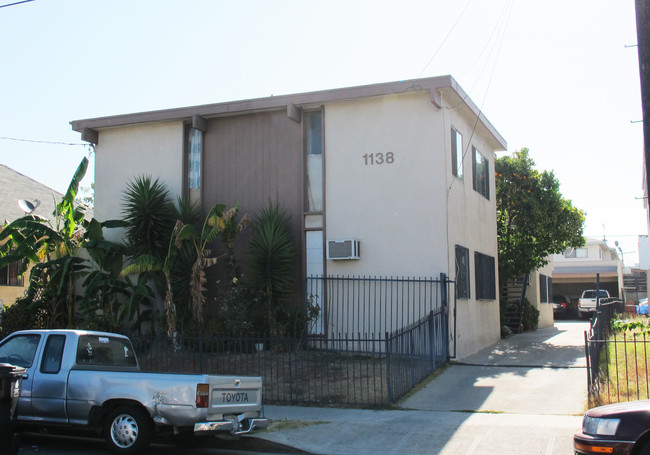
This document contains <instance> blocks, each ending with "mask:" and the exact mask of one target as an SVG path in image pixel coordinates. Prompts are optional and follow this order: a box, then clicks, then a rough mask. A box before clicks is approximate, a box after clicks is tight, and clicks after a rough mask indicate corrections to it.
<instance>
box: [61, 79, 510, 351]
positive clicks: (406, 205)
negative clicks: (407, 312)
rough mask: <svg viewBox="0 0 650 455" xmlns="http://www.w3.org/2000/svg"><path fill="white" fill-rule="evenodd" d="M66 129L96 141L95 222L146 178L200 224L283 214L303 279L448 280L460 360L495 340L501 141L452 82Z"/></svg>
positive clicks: (80, 123) (115, 210) (116, 211)
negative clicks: (191, 205) (270, 210)
mask: <svg viewBox="0 0 650 455" xmlns="http://www.w3.org/2000/svg"><path fill="white" fill-rule="evenodd" d="M71 124H72V128H73V129H74V130H75V131H78V132H80V133H81V135H82V139H84V140H86V141H88V142H91V143H93V144H96V148H95V151H96V168H95V217H96V218H97V219H100V220H105V219H112V218H119V217H120V214H121V207H120V204H121V201H122V192H123V190H124V188H125V187H126V185H127V182H129V181H130V180H131V179H133V178H134V177H135V176H138V175H152V176H154V177H157V178H159V179H160V180H161V181H163V182H164V183H165V184H166V186H167V187H168V189H169V190H170V191H171V193H172V194H173V195H179V196H180V195H185V196H188V197H190V198H191V199H193V200H195V201H198V202H199V203H200V206H201V207H202V208H203V211H204V213H205V212H206V211H207V210H208V209H209V208H210V207H211V206H212V205H214V204H216V203H225V204H227V205H229V206H231V205H233V204H234V203H239V206H240V211H241V213H249V214H251V215H253V214H255V213H257V211H258V210H259V209H260V208H262V207H264V206H266V205H267V204H268V203H269V202H273V203H278V204H279V205H280V206H281V207H282V208H284V209H285V210H286V211H287V212H288V213H289V214H290V215H291V220H292V232H293V235H294V239H295V243H296V245H298V246H299V254H298V255H297V257H296V273H297V281H299V282H303V283H304V280H305V277H307V276H312V275H323V276H326V277H327V276H335V275H336V276H375V277H409V276H411V277H439V276H440V274H446V275H447V276H448V277H449V278H450V279H452V280H454V281H455V286H454V287H453V295H454V296H457V299H455V307H454V308H453V311H452V314H455V315H456V319H455V321H454V324H453V325H454V327H455V331H454V333H453V336H454V337H455V339H456V341H457V355H458V356H459V357H462V356H464V355H467V354H470V353H472V352H474V351H476V350H478V349H480V348H482V347H484V346H487V345H489V344H491V343H494V342H496V341H497V340H498V339H499V336H500V323H499V305H498V298H497V295H496V294H497V292H496V290H497V289H498V283H497V282H496V281H497V273H496V270H497V239H496V202H495V195H494V192H495V184H494V152H495V151H502V150H505V149H506V142H505V140H504V139H503V138H502V137H501V136H500V134H499V133H498V132H497V131H496V129H495V128H494V127H493V126H492V125H491V124H490V122H489V121H488V120H487V119H486V118H485V117H484V116H483V114H482V113H481V112H480V111H479V109H478V108H477V106H476V105H475V104H474V103H473V102H472V101H471V100H470V99H469V97H468V96H467V94H466V93H465V92H464V91H463V90H462V89H461V88H460V87H459V85H458V84H457V82H456V81H455V80H454V79H453V78H452V77H451V76H442V77H434V78H427V79H418V80H411V81H400V82H393V83H384V84H376V85H369V86H360V87H351V88H342V89H334V90H325V91H318V92H310V93H302V94H295V95H284V96H272V97H268V98H260V99H251V100H244V101H234V102H225V103H217V104H210V105H203V106H194V107H185V108H178V109H169V110H163V111H154V112H143V113H136V114H126V115H118V116H111V117H103V118H95V119H86V120H77V121H73V122H71ZM343 241H347V242H343ZM328 246H329V247H332V248H336V247H337V246H342V247H343V248H344V249H345V248H348V249H349V251H348V250H346V253H345V254H344V256H345V257H347V258H348V259H343V260H341V259H337V256H336V255H340V254H341V253H340V251H337V252H335V253H333V252H332V251H329V252H328ZM339 257H340V256H339ZM324 311H325V312H327V304H326V302H325V303H324ZM408 322H410V321H408V320H403V321H402V323H404V324H405V323H408ZM324 323H325V324H327V322H326V321H325V322H324ZM340 329H342V330H345V328H344V327H343V328H340ZM363 329H365V328H363V327H362V330H363ZM323 330H327V328H323Z"/></svg>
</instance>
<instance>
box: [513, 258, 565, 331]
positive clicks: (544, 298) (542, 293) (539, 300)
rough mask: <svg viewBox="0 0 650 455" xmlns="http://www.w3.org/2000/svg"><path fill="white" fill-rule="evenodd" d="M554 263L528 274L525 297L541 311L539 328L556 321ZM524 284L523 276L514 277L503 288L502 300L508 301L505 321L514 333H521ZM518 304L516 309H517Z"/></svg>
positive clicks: (548, 325)
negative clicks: (554, 313) (554, 316)
mask: <svg viewBox="0 0 650 455" xmlns="http://www.w3.org/2000/svg"><path fill="white" fill-rule="evenodd" d="M552 270H553V267H552V265H551V264H550V263H549V264H546V265H545V266H544V267H540V268H539V269H537V270H535V271H533V272H531V273H529V274H528V277H527V280H528V283H527V284H526V294H525V298H526V299H527V300H528V302H530V304H531V305H532V306H534V307H535V308H536V309H537V310H538V311H539V320H538V325H537V327H538V328H540V329H541V328H544V327H550V326H552V325H553V324H554V323H555V321H554V319H553V305H552V303H553V278H552ZM523 284H524V280H523V277H518V278H514V279H511V280H509V281H508V283H507V285H506V286H504V287H503V288H502V289H501V292H502V294H501V301H502V304H503V303H504V302H508V305H507V306H506V305H504V306H505V317H504V323H505V325H507V326H508V327H509V328H510V330H511V331H512V332H513V333H519V330H520V324H521V316H522V315H521V309H522V307H521V291H522V286H523ZM515 305H516V307H517V308H516V309H515Z"/></svg>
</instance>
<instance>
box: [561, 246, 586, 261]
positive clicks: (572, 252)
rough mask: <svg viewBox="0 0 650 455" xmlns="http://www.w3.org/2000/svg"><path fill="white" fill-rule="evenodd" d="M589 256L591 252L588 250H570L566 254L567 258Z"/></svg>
mask: <svg viewBox="0 0 650 455" xmlns="http://www.w3.org/2000/svg"><path fill="white" fill-rule="evenodd" d="M588 256H589V250H588V249H587V248H569V249H568V250H566V251H565V252H564V257H565V258H569V259H571V258H576V259H578V258H583V259H584V258H586V257H588Z"/></svg>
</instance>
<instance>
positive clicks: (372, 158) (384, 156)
mask: <svg viewBox="0 0 650 455" xmlns="http://www.w3.org/2000/svg"><path fill="white" fill-rule="evenodd" d="M363 161H364V163H365V165H366V166H372V165H373V164H393V163H394V162H395V155H393V152H388V153H366V154H365V155H363Z"/></svg>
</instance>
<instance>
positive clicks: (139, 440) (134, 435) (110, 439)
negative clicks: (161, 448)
mask: <svg viewBox="0 0 650 455" xmlns="http://www.w3.org/2000/svg"><path fill="white" fill-rule="evenodd" d="M152 433H153V424H152V421H151V418H150V417H149V415H147V414H146V413H145V412H144V411H142V410H141V409H139V408H137V407H135V406H120V407H118V408H116V409H115V410H113V412H111V413H110V414H109V415H108V418H107V419H106V422H105V424H104V439H105V440H106V444H108V447H109V448H110V449H111V450H112V451H113V452H115V453H119V454H133V453H137V452H138V451H139V450H141V449H143V448H144V447H146V446H148V445H149V441H150V440H151V436H152Z"/></svg>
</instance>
